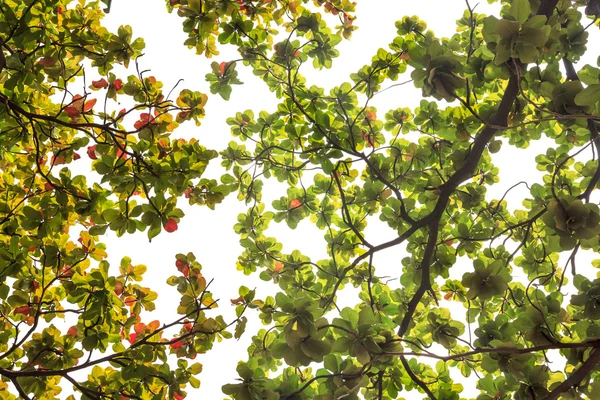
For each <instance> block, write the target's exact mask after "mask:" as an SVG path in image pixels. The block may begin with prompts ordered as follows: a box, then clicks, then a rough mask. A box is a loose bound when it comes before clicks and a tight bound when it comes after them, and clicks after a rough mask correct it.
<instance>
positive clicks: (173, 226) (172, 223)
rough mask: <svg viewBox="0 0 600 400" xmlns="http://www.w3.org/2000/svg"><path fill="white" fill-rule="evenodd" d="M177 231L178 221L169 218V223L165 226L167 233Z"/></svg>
mask: <svg viewBox="0 0 600 400" xmlns="http://www.w3.org/2000/svg"><path fill="white" fill-rule="evenodd" d="M176 230H177V221H175V220H174V219H173V218H169V219H168V220H167V223H166V224H165V231H167V232H169V233H171V232H175V231H176Z"/></svg>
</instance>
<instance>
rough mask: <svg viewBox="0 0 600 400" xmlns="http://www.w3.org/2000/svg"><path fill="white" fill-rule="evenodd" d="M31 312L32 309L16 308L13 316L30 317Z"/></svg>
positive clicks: (27, 307)
mask: <svg viewBox="0 0 600 400" xmlns="http://www.w3.org/2000/svg"><path fill="white" fill-rule="evenodd" d="M30 311H31V307H29V306H20V307H17V308H15V310H14V311H13V315H17V314H23V315H29V312H30Z"/></svg>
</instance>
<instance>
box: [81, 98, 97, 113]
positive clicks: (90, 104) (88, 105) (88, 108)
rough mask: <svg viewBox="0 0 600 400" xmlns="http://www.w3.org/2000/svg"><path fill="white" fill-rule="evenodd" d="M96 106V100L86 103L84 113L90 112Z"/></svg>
mask: <svg viewBox="0 0 600 400" xmlns="http://www.w3.org/2000/svg"><path fill="white" fill-rule="evenodd" d="M95 104H96V99H91V100H88V101H86V102H85V105H84V106H83V112H89V111H90V110H91V109H92V108H94V105H95Z"/></svg>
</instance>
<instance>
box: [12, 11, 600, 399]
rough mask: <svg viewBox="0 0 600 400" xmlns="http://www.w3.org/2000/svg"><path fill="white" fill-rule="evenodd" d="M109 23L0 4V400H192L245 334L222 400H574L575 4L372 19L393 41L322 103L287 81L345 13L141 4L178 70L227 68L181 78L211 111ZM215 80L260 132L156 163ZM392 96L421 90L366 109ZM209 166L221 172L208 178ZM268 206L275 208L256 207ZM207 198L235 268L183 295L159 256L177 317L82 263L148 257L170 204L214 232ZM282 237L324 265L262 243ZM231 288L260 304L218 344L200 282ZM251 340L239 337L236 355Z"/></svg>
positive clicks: (191, 263)
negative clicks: (223, 218)
mask: <svg viewBox="0 0 600 400" xmlns="http://www.w3.org/2000/svg"><path fill="white" fill-rule="evenodd" d="M110 3H111V2H110V1H108V0H105V1H102V2H98V1H91V2H90V1H85V0H78V1H70V0H25V1H21V0H4V1H2V2H0V47H2V51H1V52H0V173H1V175H0V218H1V219H0V328H1V329H0V377H1V378H2V380H1V381H0V397H2V399H15V398H23V399H40V400H42V399H54V398H57V397H58V396H59V395H60V394H61V392H62V393H63V395H64V393H65V392H66V393H74V394H69V395H68V396H69V398H70V399H71V398H83V399H120V400H123V399H143V400H146V399H152V400H154V399H178V400H180V399H183V398H185V397H186V395H188V393H190V397H193V396H192V395H191V393H192V392H191V389H193V388H198V387H199V385H200V379H199V377H201V375H200V373H201V371H202V365H201V364H200V363H199V362H197V361H192V360H194V359H195V358H196V355H197V354H203V353H206V352H207V351H209V350H211V348H212V347H213V343H214V342H215V341H221V340H223V339H229V338H240V337H242V336H247V335H249V336H251V344H250V346H249V348H248V354H247V357H245V358H244V360H242V361H240V363H239V364H238V367H237V375H239V379H237V380H234V379H232V382H231V383H230V384H227V385H225V386H223V388H222V390H223V393H224V394H225V395H228V396H230V397H231V398H234V399H238V400H246V399H249V400H251V399H273V400H276V399H290V400H291V399H294V400H295V399H319V400H329V399H359V398H364V399H397V398H428V399H431V400H434V399H437V400H459V399H461V398H465V396H464V394H461V393H462V392H463V390H464V387H465V386H470V387H473V388H475V389H477V390H478V391H479V395H478V396H477V400H499V399H510V398H516V399H523V400H526V399H527V400H530V399H547V400H552V399H558V398H563V399H585V398H594V395H593V393H599V392H600V322H599V321H600V273H596V276H593V274H594V273H595V269H597V268H600V259H597V260H594V261H592V262H591V265H581V264H578V260H582V259H590V257H591V258H594V257H596V256H595V254H597V253H599V252H600V243H599V240H600V208H599V206H598V191H597V189H598V187H599V181H600V138H599V135H598V130H599V127H600V57H599V56H600V54H598V48H600V46H598V44H594V43H588V35H589V34H588V32H589V31H590V30H593V29H594V30H597V29H598V27H599V25H600V24H599V22H598V19H599V17H600V1H598V0H576V1H572V0H510V1H508V0H503V1H496V0H488V3H490V4H492V3H496V5H497V6H498V7H497V10H498V12H497V13H496V14H495V15H484V14H480V13H478V12H477V8H476V6H475V5H472V4H470V3H469V1H468V0H467V1H465V11H464V14H463V17H462V18H461V19H459V20H458V21H457V23H456V24H457V29H456V33H455V34H454V35H452V36H451V37H450V38H440V37H437V36H436V33H435V32H434V31H432V30H429V29H428V28H427V26H426V24H425V22H424V21H422V20H421V19H419V17H416V16H412V17H408V16H403V15H398V22H397V23H396V29H397V35H396V37H394V38H393V40H392V42H391V43H389V44H387V45H386V44H385V43H377V44H376V46H377V47H379V46H385V47H381V48H379V49H375V48H374V49H373V57H372V59H371V62H370V63H368V64H367V65H365V66H364V67H362V68H360V69H359V70H358V71H356V72H355V73H353V74H351V76H350V77H349V78H348V80H347V81H344V79H340V81H339V83H336V86H335V87H334V88H333V89H331V90H328V91H326V90H325V89H324V88H321V87H317V86H315V85H312V84H311V83H310V80H309V79H307V78H306V77H305V75H307V74H306V73H305V74H303V73H302V72H303V71H307V70H311V69H316V70H319V69H323V68H335V58H336V57H337V56H338V55H339V51H338V44H339V43H341V42H342V41H343V40H347V39H350V38H351V35H352V32H353V31H354V30H355V29H356V26H355V24H354V21H355V18H356V17H357V16H358V17H360V13H358V15H357V13H356V7H355V6H356V5H355V3H352V2H349V1H348V0H332V1H325V0H313V1H309V0H295V1H287V0H260V1H258V0H222V1H213V0H204V1H201V0H167V1H166V8H167V11H168V12H174V13H176V14H177V16H178V17H180V19H181V22H182V28H183V31H184V32H185V33H186V35H187V38H186V40H185V42H184V43H183V44H182V45H183V46H187V47H189V48H190V49H192V50H193V51H194V52H195V53H197V54H198V56H199V57H203V58H212V57H214V56H217V55H218V54H219V49H220V48H222V47H224V46H233V47H234V48H236V49H237V50H238V52H239V57H238V58H237V59H234V60H229V61H215V62H213V63H212V65H211V67H212V68H211V69H210V70H206V71H204V74H205V75H206V80H207V81H208V82H209V83H210V93H200V92H198V91H196V90H194V88H193V87H191V88H185V89H180V88H179V87H173V88H165V87H163V84H162V83H161V81H160V80H159V78H160V77H154V76H152V75H150V73H149V72H148V71H147V70H145V69H143V68H142V67H141V65H140V64H143V59H139V60H138V58H139V57H140V56H141V55H142V53H143V51H144V41H143V39H141V38H135V37H134V35H133V32H132V29H131V27H129V26H127V25H124V26H122V27H120V28H119V29H118V30H117V32H109V31H108V30H107V29H106V28H104V27H103V26H102V24H101V22H102V18H103V16H104V11H106V12H108V11H109V9H110V6H111V4H110ZM369 7H370V5H369ZM103 10H104V11H103ZM594 49H595V50H594ZM594 52H595V53H594ZM590 53H592V56H593V57H594V58H595V57H598V58H597V61H596V63H595V65H591V64H585V65H582V64H583V63H581V62H580V60H581V59H582V58H583V57H587V58H586V59H589V56H590ZM307 64H308V65H307ZM241 69H248V70H250V71H252V73H253V74H254V75H255V76H256V79H257V80H261V81H262V82H263V84H264V85H266V86H267V87H268V88H269V89H270V91H271V92H272V93H273V96H276V98H277V99H278V101H279V104H278V106H277V108H276V109H273V110H256V109H251V108H253V107H255V106H256V104H253V103H250V102H249V104H248V110H246V111H241V110H240V111H237V112H236V111H234V112H233V113H232V115H231V117H230V118H228V119H227V121H225V122H226V124H227V125H228V128H224V129H230V131H231V136H232V140H231V142H230V143H229V145H228V146H227V148H225V149H209V148H206V147H205V145H203V143H202V139H201V137H200V135H198V138H199V139H192V140H188V141H186V140H183V139H176V138H175V137H176V136H173V134H174V132H176V131H177V130H178V129H179V127H180V125H182V124H192V123H195V124H196V125H198V126H199V125H200V121H201V119H202V118H203V117H204V114H205V105H206V103H207V101H210V98H211V97H212V96H220V97H222V98H223V99H225V100H227V99H229V98H230V96H235V88H234V86H232V85H239V84H241V83H242V82H241V81H240V80H239V77H238V71H239V70H241ZM174 74H176V71H174ZM401 85H414V86H415V87H416V88H419V89H420V90H421V92H422V93H421V94H422V100H421V102H420V104H419V106H418V107H416V108H413V109H411V108H408V107H404V106H403V104H401V103H402V102H401V100H400V99H399V100H398V104H389V105H387V108H386V109H384V110H377V109H376V108H375V107H374V106H373V105H372V103H373V101H374V100H373V99H374V98H375V96H377V95H378V94H379V93H381V92H382V91H384V90H388V89H391V88H394V87H397V86H401ZM232 88H233V89H232ZM380 108H381V107H380ZM201 130H202V127H200V128H198V131H201ZM529 146H531V147H534V146H535V148H536V149H539V155H537V156H536V157H535V163H536V164H537V168H538V170H539V171H540V172H541V173H542V175H541V178H540V179H539V180H537V179H529V178H530V177H527V176H525V177H515V182H511V183H510V186H508V187H507V190H506V192H505V193H504V195H503V196H502V197H500V198H494V196H491V195H490V194H489V193H488V190H489V188H490V187H491V186H492V185H495V184H498V182H499V178H498V174H499V171H500V170H501V169H502V168H503V165H501V164H498V165H496V164H494V162H493V161H494V159H495V157H497V155H501V154H506V153H508V154H512V155H513V157H514V159H517V158H518V157H519V156H520V154H522V150H521V149H524V148H527V147H529ZM209 162H213V163H219V162H220V163H221V165H222V166H223V167H224V169H225V170H226V172H225V173H224V174H223V175H222V176H207V173H206V168H207V166H208V164H209ZM523 179H524V180H523ZM269 185H279V187H283V188H284V189H283V191H284V192H282V195H281V196H280V198H278V199H276V200H275V201H270V202H264V201H263V191H264V190H265V188H267V187H268V186H269ZM523 187H524V188H525V189H526V190H525V191H524V192H523V193H526V194H527V195H526V196H525V197H523V198H520V199H518V200H519V201H518V202H516V203H515V202H514V201H513V202H509V200H508V198H509V197H510V195H511V192H512V191H513V190H515V189H516V188H523ZM226 196H234V197H235V196H237V199H239V200H240V201H241V202H243V203H244V204H245V207H246V212H245V213H243V214H241V215H239V217H238V223H237V224H236V225H235V226H234V227H233V228H232V229H234V230H235V232H236V233H237V234H238V235H239V237H240V244H241V246H242V247H243V252H242V254H240V256H239V258H238V262H237V265H236V266H233V265H227V266H225V267H224V273H223V274H224V275H223V276H221V277H220V276H211V277H205V276H203V274H202V266H201V265H200V263H198V262H197V260H196V257H195V256H194V254H193V253H192V252H190V253H187V254H173V263H174V264H175V267H176V268H177V270H178V273H177V274H176V275H174V276H172V277H170V278H169V279H168V281H167V283H168V284H169V285H171V286H173V287H174V288H175V289H176V290H177V291H178V293H179V294H180V298H179V304H178V305H176V306H174V307H173V314H175V313H176V316H175V317H173V319H172V320H169V321H162V320H156V319H155V318H153V317H152V311H153V310H154V309H155V307H156V303H157V302H160V301H163V300H162V299H163V298H162V297H161V294H160V293H157V292H156V291H155V289H154V290H153V288H148V287H144V286H143V277H144V274H145V273H146V272H147V270H150V271H151V270H152V268H157V267H158V266H155V265H148V266H145V265H140V264H136V261H135V260H132V259H131V258H129V257H125V258H123V259H122V261H121V262H120V264H119V265H109V263H108V262H107V260H106V259H107V253H106V251H105V250H106V246H105V244H103V240H105V239H106V237H107V235H108V234H109V233H110V232H111V231H112V232H114V233H115V234H116V235H117V236H118V237H119V239H118V240H120V241H124V242H126V241H127V240H128V236H129V235H132V234H136V233H138V234H139V232H143V234H145V235H147V237H148V239H149V240H152V239H153V238H155V237H156V236H157V235H166V234H168V233H171V232H174V231H176V230H177V229H178V223H179V222H180V219H181V218H184V212H183V211H182V209H181V208H180V207H181V204H182V202H184V201H185V202H188V203H189V204H190V205H206V206H208V207H209V208H211V209H214V212H215V213H219V212H223V210H222V209H221V208H220V207H219V203H221V202H222V201H223V199H224V198H225V197H226ZM178 203H179V204H180V205H179V207H178ZM307 222H308V223H311V224H313V225H314V226H316V228H318V229H319V230H320V231H321V232H322V239H321V240H322V241H321V242H320V243H321V245H322V246H323V247H324V249H325V251H326V254H327V256H326V257H325V258H323V259H311V258H309V257H308V256H307V255H306V254H303V253H302V252H301V251H299V250H293V251H291V252H286V251H284V247H283V245H284V243H282V242H281V241H280V239H279V238H277V237H273V235H272V234H271V233H270V231H269V229H270V227H273V225H275V224H282V225H285V226H287V227H289V229H290V230H293V229H295V228H296V227H298V225H299V224H301V223H307ZM373 227H377V229H381V230H385V231H386V232H388V233H389V236H390V238H389V239H388V240H384V241H380V240H379V236H378V235H373V229H372V228H373ZM289 245H290V244H286V248H287V246H289ZM390 249H398V252H397V253H395V254H403V256H401V257H398V258H397V259H393V260H391V261H390V259H389V257H390V253H389V251H387V250H390ZM586 257H587V258H586ZM384 262H385V263H390V262H391V263H392V264H393V265H395V272H394V273H395V275H394V276H391V277H389V276H383V275H382V274H381V270H379V271H378V264H379V265H381V264H383V263H384ZM236 268H237V270H239V272H238V273H240V274H242V273H243V274H246V275H250V274H257V275H259V276H260V278H261V279H263V280H265V281H267V282H272V283H273V291H272V295H265V296H260V295H259V294H257V293H256V291H254V290H251V289H249V288H247V287H241V288H239V292H238V293H237V294H236V296H239V297H237V298H234V299H232V300H231V303H232V305H233V306H234V307H235V308H236V316H237V318H235V319H233V320H226V319H225V318H223V317H222V316H219V315H218V312H217V311H218V310H214V309H215V308H217V305H218V303H217V302H216V301H215V300H214V298H213V294H211V292H210V282H211V281H212V279H227V278H226V274H229V273H233V272H234V270H235V269H236ZM342 292H350V293H356V296H355V298H354V301H353V306H351V307H339V306H338V299H339V297H340V295H341V293H342ZM215 297H216V296H215ZM221 306H223V304H221ZM250 319H254V320H260V321H261V322H262V324H264V328H263V329H260V330H259V331H258V332H245V330H246V325H247V323H248V321H249V320H250ZM67 322H68V323H67ZM71 322H73V324H72V325H70V323H71ZM213 351H214V350H213ZM82 373H83V374H82ZM231 374H232V375H233V374H235V372H234V371H231ZM461 375H462V377H461ZM596 396H597V395H596Z"/></svg>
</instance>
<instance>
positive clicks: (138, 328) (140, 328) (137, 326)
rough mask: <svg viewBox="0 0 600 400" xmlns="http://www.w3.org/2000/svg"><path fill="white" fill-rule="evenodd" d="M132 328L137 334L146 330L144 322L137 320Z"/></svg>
mask: <svg viewBox="0 0 600 400" xmlns="http://www.w3.org/2000/svg"><path fill="white" fill-rule="evenodd" d="M133 330H134V331H135V333H137V334H138V335H141V334H143V333H144V332H146V324H144V323H143V322H138V323H137V324H135V325H133Z"/></svg>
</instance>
